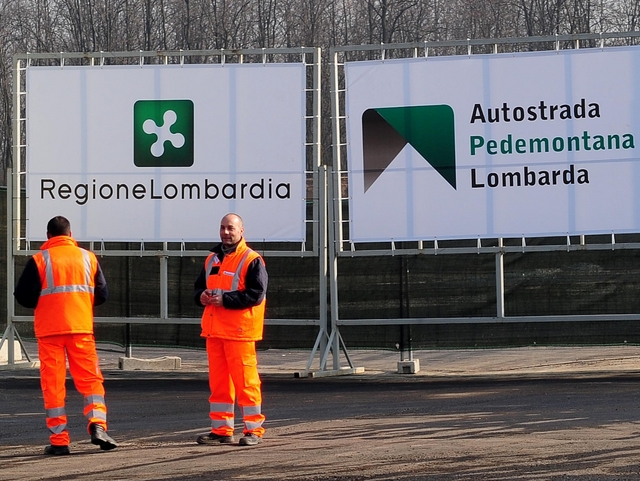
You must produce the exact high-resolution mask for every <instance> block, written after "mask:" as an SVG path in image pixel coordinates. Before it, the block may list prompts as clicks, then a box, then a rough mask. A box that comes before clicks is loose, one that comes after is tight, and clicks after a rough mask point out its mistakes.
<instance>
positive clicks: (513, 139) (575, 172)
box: [469, 98, 635, 189]
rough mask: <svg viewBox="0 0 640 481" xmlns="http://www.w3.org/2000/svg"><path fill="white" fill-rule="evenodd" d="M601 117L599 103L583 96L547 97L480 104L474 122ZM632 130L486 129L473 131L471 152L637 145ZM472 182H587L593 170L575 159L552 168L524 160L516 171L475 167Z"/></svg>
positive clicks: (532, 151) (537, 152)
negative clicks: (546, 132)
mask: <svg viewBox="0 0 640 481" xmlns="http://www.w3.org/2000/svg"><path fill="white" fill-rule="evenodd" d="M599 118H601V110H600V105H599V104H598V103H597V102H587V100H586V99H584V98H583V99H580V101H579V102H576V103H575V104H549V103H547V102H545V101H544V100H541V101H540V102H539V103H537V104H534V105H529V106H511V105H509V104H508V103H507V102H503V104H502V105H501V106H500V107H489V108H484V107H483V106H482V104H475V105H474V106H473V109H472V112H471V119H470V123H471V124H495V123H501V124H509V125H515V124H519V125H524V126H526V125H529V124H530V123H531V122H561V121H570V120H576V119H585V120H591V119H599ZM634 148H635V141H634V138H633V135H632V134H630V133H623V132H613V133H612V132H595V131H591V130H589V129H586V130H584V129H582V131H581V132H579V133H576V134H575V135H557V136H548V137H540V136H530V137H527V136H517V135H514V134H512V133H508V134H506V135H504V136H503V137H501V138H487V137H485V136H482V135H471V136H470V137H469V149H470V154H471V156H476V155H490V156H502V155H526V154H529V155H530V154H534V155H544V154H551V153H563V152H566V153H569V152H571V153H574V152H589V151H592V152H596V151H606V150H627V149H634ZM470 180H471V187H472V188H476V189H477V188H486V187H521V186H524V187H527V186H535V185H538V186H552V185H570V184H588V183H589V181H590V179H589V171H588V170H587V169H585V168H577V167H576V166H575V164H570V165H568V166H566V167H565V168H563V169H555V170H553V169H552V170H548V169H544V168H536V167H534V166H530V165H523V166H522V167H521V168H519V169H516V170H511V171H497V172H483V173H480V172H479V171H478V170H477V169H475V168H472V169H471V179H470Z"/></svg>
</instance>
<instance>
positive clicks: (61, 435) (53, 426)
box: [46, 407, 70, 446]
mask: <svg viewBox="0 0 640 481" xmlns="http://www.w3.org/2000/svg"><path fill="white" fill-rule="evenodd" d="M46 412H47V428H49V432H50V433H51V435H50V436H49V439H50V441H51V444H53V445H56V446H65V445H68V444H69V442H70V439H69V431H67V414H66V412H65V409H64V407H59V408H51V409H47V410H46Z"/></svg>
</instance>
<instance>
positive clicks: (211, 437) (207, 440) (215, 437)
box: [196, 433, 233, 444]
mask: <svg viewBox="0 0 640 481" xmlns="http://www.w3.org/2000/svg"><path fill="white" fill-rule="evenodd" d="M196 441H197V443H198V444H232V443H233V436H221V435H219V434H215V433H209V434H202V435H200V436H198V439H196Z"/></svg>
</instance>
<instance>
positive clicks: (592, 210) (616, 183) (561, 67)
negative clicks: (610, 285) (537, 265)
mask: <svg viewBox="0 0 640 481" xmlns="http://www.w3.org/2000/svg"><path fill="white" fill-rule="evenodd" d="M345 76H346V101H345V102H346V104H345V109H346V116H347V140H348V151H347V155H348V170H349V174H348V175H349V196H350V199H351V203H350V221H351V222H350V239H351V240H353V241H356V242H366V241H386V240H429V239H462V238H466V239H472V238H497V237H522V236H526V237H538V236H556V235H562V236H564V235H578V234H598V233H612V232H616V233H624V232H640V189H638V187H640V149H639V147H638V145H637V143H638V141H639V140H640V48H638V47H625V48H607V49H587V50H571V51H552V52H534V53H517V54H491V55H472V56H456V57H430V58H413V59H401V60H385V61H362V62H350V63H349V62H348V63H346V64H345Z"/></svg>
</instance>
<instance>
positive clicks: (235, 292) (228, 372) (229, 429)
mask: <svg viewBox="0 0 640 481" xmlns="http://www.w3.org/2000/svg"><path fill="white" fill-rule="evenodd" d="M243 234H244V226H243V222H242V219H241V218H240V216H239V215H237V214H227V215H225V216H224V217H223V218H222V221H221V222H220V240H221V241H222V243H221V244H218V245H217V246H215V247H214V248H213V249H211V254H209V256H208V257H207V259H206V260H205V263H204V266H203V268H202V270H201V272H200V275H199V277H198V278H197V280H196V282H195V284H194V288H195V301H196V303H197V304H198V305H200V306H202V307H204V312H203V314H202V334H201V335H202V337H204V338H205V339H206V345H207V357H208V359H209V387H210V389H211V396H210V397H209V417H210V418H211V432H210V433H208V434H203V435H201V436H198V439H197V442H198V443H199V444H230V443H233V442H234V437H233V431H234V406H235V402H236V399H237V402H238V406H239V407H240V411H241V413H242V418H243V421H244V429H243V436H242V437H241V438H240V440H239V442H238V444H239V445H241V446H255V445H256V444H259V443H260V442H261V441H262V436H263V435H264V427H263V423H264V420H265V417H264V415H263V414H262V393H261V389H260V376H259V375H258V360H257V356H256V347H255V343H256V341H259V340H260V339H262V329H263V324H264V310H265V301H266V298H265V295H266V291H267V281H268V277H267V270H266V268H265V264H264V260H263V259H262V257H261V256H260V255H259V254H258V253H257V252H255V251H253V250H251V249H250V248H249V247H248V246H247V244H246V242H245V240H244V237H243Z"/></svg>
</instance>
